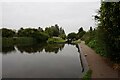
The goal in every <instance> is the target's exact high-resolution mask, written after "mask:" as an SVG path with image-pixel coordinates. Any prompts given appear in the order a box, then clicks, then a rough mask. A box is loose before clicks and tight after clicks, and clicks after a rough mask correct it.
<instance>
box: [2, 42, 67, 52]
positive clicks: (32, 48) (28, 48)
mask: <svg viewBox="0 0 120 80" xmlns="http://www.w3.org/2000/svg"><path fill="white" fill-rule="evenodd" d="M64 45H65V44H47V43H41V44H30V45H23V44H22V45H21V44H16V45H15V46H16V49H17V50H18V51H20V52H21V53H23V52H26V53H29V54H31V53H36V52H42V51H43V50H44V51H45V52H48V53H50V52H54V53H55V54H57V53H58V52H59V51H61V50H62V49H63V48H64ZM16 49H15V47H14V45H12V46H9V47H3V46H2V53H3V54H8V53H9V52H11V51H14V50H16Z"/></svg>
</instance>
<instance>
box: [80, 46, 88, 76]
mask: <svg viewBox="0 0 120 80" xmlns="http://www.w3.org/2000/svg"><path fill="white" fill-rule="evenodd" d="M78 52H79V53H80V54H79V56H80V62H81V67H82V70H81V71H82V77H84V76H85V74H86V73H87V71H88V70H89V66H88V63H87V60H86V58H85V55H84V54H83V51H82V50H81V47H80V44H78Z"/></svg>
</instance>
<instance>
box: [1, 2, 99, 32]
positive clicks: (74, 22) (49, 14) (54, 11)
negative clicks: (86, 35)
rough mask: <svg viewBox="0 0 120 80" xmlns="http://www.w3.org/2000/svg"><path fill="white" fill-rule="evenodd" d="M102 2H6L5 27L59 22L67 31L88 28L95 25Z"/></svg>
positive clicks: (4, 5) (4, 10)
mask: <svg viewBox="0 0 120 80" xmlns="http://www.w3.org/2000/svg"><path fill="white" fill-rule="evenodd" d="M99 6H100V2H4V3H3V4H2V13H3V15H2V17H3V19H2V21H3V27H7V28H12V29H19V28H20V27H35V28H37V27H39V26H40V27H42V28H45V27H46V26H50V25H54V24H56V23H57V24H59V25H60V26H62V27H63V28H64V29H65V31H66V33H69V32H71V31H75V32H76V31H77V30H78V29H79V28H80V27H83V28H84V29H85V30H88V29H89V27H90V26H95V24H94V20H92V15H93V14H95V13H96V12H95V11H96V9H99Z"/></svg>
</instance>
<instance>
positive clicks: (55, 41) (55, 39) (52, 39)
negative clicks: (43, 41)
mask: <svg viewBox="0 0 120 80" xmlns="http://www.w3.org/2000/svg"><path fill="white" fill-rule="evenodd" d="M65 42H66V40H64V39H62V38H59V37H57V38H55V37H54V38H49V39H48V40H47V43H65Z"/></svg>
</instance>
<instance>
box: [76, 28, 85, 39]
mask: <svg viewBox="0 0 120 80" xmlns="http://www.w3.org/2000/svg"><path fill="white" fill-rule="evenodd" d="M85 33H86V32H85V31H84V30H83V28H82V27H81V28H80V29H79V30H78V33H77V38H78V39H81V38H82V36H83V35H84V34H85Z"/></svg>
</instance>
